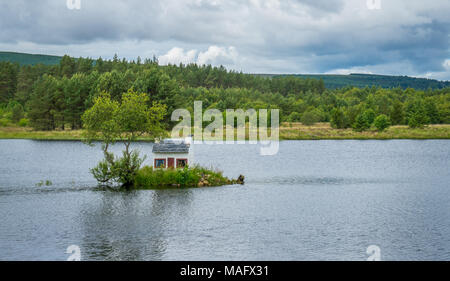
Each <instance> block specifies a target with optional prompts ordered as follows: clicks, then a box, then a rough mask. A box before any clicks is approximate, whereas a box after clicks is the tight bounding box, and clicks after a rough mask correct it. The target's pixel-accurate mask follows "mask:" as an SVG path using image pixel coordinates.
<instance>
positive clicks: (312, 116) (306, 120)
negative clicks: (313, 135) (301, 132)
mask: <svg viewBox="0 0 450 281" xmlns="http://www.w3.org/2000/svg"><path fill="white" fill-rule="evenodd" d="M301 121H302V124H303V125H305V126H312V125H314V124H316V123H317V122H319V121H320V115H319V114H317V112H316V111H314V110H313V111H306V112H305V113H303V115H302V118H301Z"/></svg>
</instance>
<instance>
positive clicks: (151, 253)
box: [0, 140, 450, 261]
mask: <svg viewBox="0 0 450 281" xmlns="http://www.w3.org/2000/svg"><path fill="white" fill-rule="evenodd" d="M120 148H121V147H120V146H115V147H114V150H116V151H118V150H119V149H120ZM134 148H137V149H139V150H140V151H141V152H142V153H143V154H148V159H147V160H146V163H147V164H150V163H151V151H152V144H151V143H138V144H135V145H134ZM101 158H102V152H101V149H100V148H99V147H98V146H97V147H89V146H86V145H84V144H82V143H80V142H47V141H30V140H0V218H1V224H0V260H66V259H67V258H68V257H69V254H67V253H66V249H67V247H69V246H71V245H77V246H79V248H80V250H81V258H82V260H258V261H265V260H280V261H289V260H360V261H364V260H366V259H367V258H368V257H369V255H368V254H367V253H366V250H367V248H368V247H369V246H370V245H376V246H378V247H379V248H380V250H381V259H382V260H449V259H450V168H449V166H450V165H449V164H450V141H448V140H427V141H413V140H395V141H285V142H281V144H280V151H279V153H278V154H277V155H276V156H265V157H264V156H260V155H259V147H258V146H252V145H196V146H195V159H196V162H197V163H199V164H201V165H203V166H206V167H210V166H212V167H215V168H218V169H220V170H222V171H223V172H224V174H225V175H226V176H229V177H233V178H237V177H238V176H239V175H240V174H243V175H245V176H246V184H245V185H244V186H226V187H217V188H202V189H171V190H156V191H155V190H141V191H132V192H114V191H110V190H106V189H101V188H97V187H96V185H97V184H96V181H95V180H94V178H93V177H92V176H91V174H90V173H89V168H91V167H93V166H95V165H96V163H97V162H98V161H99V160H100V159H101ZM47 180H48V181H51V182H52V185H51V186H45V185H44V186H37V184H38V183H39V182H41V181H43V182H45V181H47Z"/></svg>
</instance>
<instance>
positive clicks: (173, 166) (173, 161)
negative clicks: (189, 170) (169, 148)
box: [167, 158, 175, 168]
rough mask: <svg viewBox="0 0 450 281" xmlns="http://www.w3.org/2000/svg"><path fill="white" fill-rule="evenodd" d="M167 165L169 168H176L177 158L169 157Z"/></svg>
mask: <svg viewBox="0 0 450 281" xmlns="http://www.w3.org/2000/svg"><path fill="white" fill-rule="evenodd" d="M167 167H168V168H175V159H174V158H169V159H167Z"/></svg>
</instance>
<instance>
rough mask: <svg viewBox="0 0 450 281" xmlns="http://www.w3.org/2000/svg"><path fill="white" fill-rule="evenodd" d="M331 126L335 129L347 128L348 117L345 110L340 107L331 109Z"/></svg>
mask: <svg viewBox="0 0 450 281" xmlns="http://www.w3.org/2000/svg"><path fill="white" fill-rule="evenodd" d="M330 122H331V126H332V127H333V128H336V129H345V128H348V119H347V116H346V114H345V111H344V110H343V109H341V108H335V109H333V110H332V111H331V120H330Z"/></svg>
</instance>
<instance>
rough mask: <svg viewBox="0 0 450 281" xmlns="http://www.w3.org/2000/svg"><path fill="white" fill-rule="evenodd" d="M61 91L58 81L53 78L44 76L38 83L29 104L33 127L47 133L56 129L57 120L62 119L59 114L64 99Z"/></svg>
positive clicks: (29, 115)
mask: <svg viewBox="0 0 450 281" xmlns="http://www.w3.org/2000/svg"><path fill="white" fill-rule="evenodd" d="M59 91H60V88H59V83H58V80H57V79H56V78H54V77H52V76H49V75H44V76H43V77H42V78H40V79H39V80H38V81H37V82H36V84H35V86H34V89H33V93H32V94H31V97H30V101H29V102H28V103H27V107H28V108H29V112H28V117H29V118H30V125H31V127H33V128H34V129H37V130H46V131H48V130H54V129H55V128H56V124H57V119H58V118H60V117H61V116H59V113H60V112H58V108H59V106H58V104H60V103H61V100H60V99H61V98H62V97H61V95H60V92H59ZM59 121H61V120H59Z"/></svg>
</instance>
